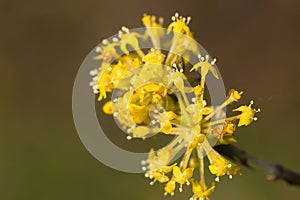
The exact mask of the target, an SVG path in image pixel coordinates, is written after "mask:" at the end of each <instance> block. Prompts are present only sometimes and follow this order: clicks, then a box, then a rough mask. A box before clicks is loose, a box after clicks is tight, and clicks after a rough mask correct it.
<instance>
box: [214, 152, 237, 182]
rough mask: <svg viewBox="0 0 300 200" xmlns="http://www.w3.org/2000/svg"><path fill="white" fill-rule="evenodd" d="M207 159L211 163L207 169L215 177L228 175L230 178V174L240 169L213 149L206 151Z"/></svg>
mask: <svg viewBox="0 0 300 200" xmlns="http://www.w3.org/2000/svg"><path fill="white" fill-rule="evenodd" d="M208 159H209V161H210V163H211V164H210V165H209V166H208V167H209V170H210V172H211V173H212V174H214V175H216V176H217V177H220V176H224V175H228V176H229V177H230V178H232V175H235V174H237V173H238V172H239V170H240V168H239V167H238V166H237V165H235V164H233V163H231V162H229V161H228V160H227V159H225V158H224V157H223V156H221V155H220V154H219V153H217V152H216V151H215V150H213V149H212V150H211V151H210V152H209V153H208ZM217 180H218V178H217Z"/></svg>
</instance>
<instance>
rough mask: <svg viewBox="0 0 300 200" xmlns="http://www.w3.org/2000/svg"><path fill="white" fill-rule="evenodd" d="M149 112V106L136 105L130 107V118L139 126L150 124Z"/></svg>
mask: <svg viewBox="0 0 300 200" xmlns="http://www.w3.org/2000/svg"><path fill="white" fill-rule="evenodd" d="M148 112H149V107H148V106H139V105H136V104H130V105H129V113H130V116H131V117H132V118H133V120H134V121H135V123H137V124H142V123H146V124H147V123H149V117H148Z"/></svg>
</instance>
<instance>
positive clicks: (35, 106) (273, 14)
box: [0, 0, 300, 200]
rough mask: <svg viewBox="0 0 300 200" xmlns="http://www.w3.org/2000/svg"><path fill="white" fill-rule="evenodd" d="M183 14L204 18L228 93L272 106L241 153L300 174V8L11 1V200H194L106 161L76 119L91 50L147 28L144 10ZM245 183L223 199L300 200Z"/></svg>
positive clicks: (6, 117) (242, 135) (4, 155)
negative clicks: (80, 79)
mask: <svg viewBox="0 0 300 200" xmlns="http://www.w3.org/2000/svg"><path fill="white" fill-rule="evenodd" d="M175 11H179V12H180V13H181V14H183V15H190V16H192V22H191V28H192V30H193V32H194V33H195V35H196V37H197V40H198V41H199V42H200V43H201V44H202V45H203V46H204V47H205V48H206V49H207V50H208V52H209V53H210V54H211V55H212V56H214V57H217V58H218V63H217V64H218V67H219V70H220V71H221V73H222V76H223V79H224V81H225V85H226V88H227V89H230V88H236V89H239V90H243V91H244V93H245V95H244V98H243V100H242V102H244V103H248V102H249V100H250V99H252V98H253V99H254V100H255V103H256V105H257V106H259V107H261V108H262V113H260V114H259V121H258V122H256V123H253V124H252V125H251V126H250V127H247V128H240V129H239V130H238V131H237V134H238V136H239V144H238V146H239V147H241V148H243V149H245V150H247V151H248V152H249V153H251V154H253V155H257V156H258V157H260V158H263V159H266V160H269V161H272V162H279V163H282V164H284V165H285V166H287V167H289V168H291V169H294V170H297V171H300V161H299V150H300V147H299V146H300V145H299V142H300V140H299V139H300V132H299V129H298V128H299V120H300V117H299V115H298V114H299V112H300V107H299V103H300V94H299V86H300V78H299V72H300V69H299V63H300V61H299V56H300V54H299V52H300V51H299V45H300V40H299V34H300V26H299V20H300V18H299V17H300V1H298V0H286V1H282V0H273V1H271V0H269V1H268V0H252V1H239V0H232V1H224V0H210V1H208V0H187V1H183V0H182V1H179V0H123V1H102V0H101V1H100V0H98V1H95V0H94V1H93V0H86V1H78V0H73V1H71V0H61V1H55V0H53V1H50V0H47V1H32V0H27V1H8V0H1V1H0V24H1V31H0V41H1V42H0V74H1V84H0V89H1V95H0V96H1V98H0V103H1V111H0V124H1V126H0V133H1V139H0V148H1V150H0V157H1V160H0V188H1V189H0V199H1V200H2V199H3V200H20V199H22V200H27V199H28V200H35V199H39V200H50V199H51V200H52V199H73V200H77V199H78V200H79V199H88V200H102V199H103V200H106V199H111V200H117V199H132V200H139V199H145V200H154V199H162V200H163V199H166V200H167V199H174V200H179V199H180V200H181V199H182V200H183V199H188V197H189V196H190V195H191V193H190V191H188V190H185V192H183V193H182V194H177V195H175V197H172V198H171V197H164V196H163V188H162V186H161V185H159V184H158V185H156V186H154V187H150V186H149V185H148V183H149V181H148V180H146V179H145V178H144V177H143V175H141V174H126V173H122V172H118V171H115V170H113V169H110V168H108V167H106V166H104V165H103V164H101V163H100V162H99V161H97V160H95V159H94V158H93V157H92V156H91V155H90V154H89V153H88V152H87V150H86V149H85V148H84V146H83V145H82V143H81V141H80V139H79V137H78V135H77V133H76V130H75V127H74V124H73V118H72V110H71V95H72V87H73V81H74V78H75V75H76V72H77V70H78V68H79V66H80V64H81V62H82V61H83V59H84V58H85V56H86V55H87V54H88V53H89V51H90V50H92V49H93V48H94V47H95V46H96V45H97V44H98V43H99V42H100V41H101V40H102V39H104V38H106V37H109V36H111V35H114V34H116V33H117V31H118V29H119V28H120V27H121V26H122V25H127V26H128V27H130V28H135V27H141V25H142V24H141V21H140V18H141V17H142V15H143V13H144V12H146V13H150V14H155V15H158V16H162V17H164V18H165V21H166V22H169V21H170V20H169V19H170V17H171V16H172V15H173V14H174V12H175ZM122 139H124V140H125V137H122ZM243 174H244V175H243V176H241V177H235V178H234V179H233V180H231V181H228V180H227V178H224V180H223V181H222V182H221V183H220V184H219V185H218V187H217V190H216V192H215V194H214V195H213V196H212V199H215V200H218V199H231V200H240V199H245V200H248V199H249V200H250V199H251V200H252V199H256V200H266V199H299V195H300V189H299V188H296V187H292V186H288V185H285V184H284V183H282V182H276V183H270V182H267V181H266V180H265V178H264V177H262V176H261V175H259V174H256V173H253V172H249V171H248V170H247V169H243Z"/></svg>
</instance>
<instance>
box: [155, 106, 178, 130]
mask: <svg viewBox="0 0 300 200" xmlns="http://www.w3.org/2000/svg"><path fill="white" fill-rule="evenodd" d="M176 117H177V115H176V114H175V113H174V112H172V111H169V112H163V113H162V114H160V115H159V116H158V120H159V122H160V127H161V130H160V131H161V132H163V133H165V134H169V133H171V131H172V124H171V122H170V121H171V120H172V119H175V118H176Z"/></svg>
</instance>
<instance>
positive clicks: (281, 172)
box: [214, 144, 300, 186]
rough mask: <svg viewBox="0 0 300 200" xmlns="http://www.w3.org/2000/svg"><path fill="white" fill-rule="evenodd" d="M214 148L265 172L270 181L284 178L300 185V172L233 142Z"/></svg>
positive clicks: (224, 154)
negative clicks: (248, 150) (252, 154)
mask: <svg viewBox="0 0 300 200" xmlns="http://www.w3.org/2000/svg"><path fill="white" fill-rule="evenodd" d="M214 149H215V150H216V151H218V152H219V153H220V154H222V155H223V156H225V157H227V158H228V159H230V160H232V161H234V162H238V163H240V164H242V165H244V166H246V167H247V168H250V169H253V170H255V171H258V172H260V173H262V174H264V175H265V176H266V177H267V179H268V180H270V181H277V180H283V181H284V182H286V183H288V184H290V185H297V186H300V174H299V173H297V172H294V171H292V170H290V169H287V168H285V167H283V166H282V165H279V164H274V163H269V162H266V161H264V160H261V159H259V158H256V157H253V156H251V155H249V154H248V153H247V152H245V151H243V150H241V149H239V148H237V147H236V146H234V145H231V144H229V145H219V146H215V147H214Z"/></svg>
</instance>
